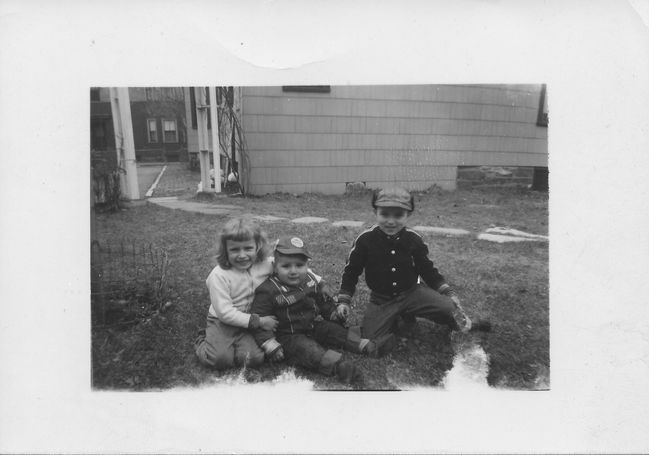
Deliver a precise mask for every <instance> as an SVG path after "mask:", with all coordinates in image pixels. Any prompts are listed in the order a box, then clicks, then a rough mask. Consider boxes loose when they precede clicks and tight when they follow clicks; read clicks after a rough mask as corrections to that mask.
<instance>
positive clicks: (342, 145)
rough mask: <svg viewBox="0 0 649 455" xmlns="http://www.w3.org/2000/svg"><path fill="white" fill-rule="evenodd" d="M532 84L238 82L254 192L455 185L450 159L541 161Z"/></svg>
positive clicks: (455, 162) (543, 145) (541, 133)
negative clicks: (320, 88)
mask: <svg viewBox="0 0 649 455" xmlns="http://www.w3.org/2000/svg"><path fill="white" fill-rule="evenodd" d="M540 89H541V86H540V85H515V86H509V85H507V86H505V85H502V86H499V85H472V86H461V85H443V86H433V85H427V86H424V85H421V86H332V87H331V93H294V92H283V91H282V88H281V87H246V88H244V89H243V96H242V102H243V109H242V111H243V128H244V132H245V136H246V142H247V146H248V147H247V148H248V154H249V158H250V188H249V191H250V192H251V193H253V194H263V193H266V192H277V191H291V192H303V191H322V192H325V193H329V192H334V193H335V192H342V191H344V189H345V184H346V183H347V182H358V181H362V182H366V184H367V185H368V186H374V187H380V186H386V185H388V184H394V185H398V184H400V185H403V186H406V187H407V188H410V189H421V188H426V187H429V186H431V185H433V184H437V185H439V186H442V187H443V188H447V189H453V188H455V179H456V171H457V166H460V165H464V166H475V165H493V166H497V165H503V166H547V128H544V127H539V126H537V125H536V121H537V117H538V109H539V96H540Z"/></svg>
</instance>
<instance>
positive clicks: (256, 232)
mask: <svg viewBox="0 0 649 455" xmlns="http://www.w3.org/2000/svg"><path fill="white" fill-rule="evenodd" d="M228 240H233V241H235V242H245V241H248V240H254V242H255V245H257V257H256V258H255V262H262V261H264V260H266V258H267V257H268V255H269V246H268V237H267V236H266V233H265V232H264V231H262V230H261V227H260V226H259V225H258V224H257V223H255V222H254V221H253V220H251V219H249V218H233V219H231V220H230V221H228V222H227V223H225V225H224V226H223V228H222V229H221V232H220V233H219V245H218V252H217V254H216V262H217V263H218V264H219V266H221V268H222V269H229V268H231V267H232V264H230V261H228V251H227V241H228Z"/></svg>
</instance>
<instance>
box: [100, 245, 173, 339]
mask: <svg viewBox="0 0 649 455" xmlns="http://www.w3.org/2000/svg"><path fill="white" fill-rule="evenodd" d="M169 262H170V261H169V257H168V255H167V252H166V251H165V250H164V249H161V248H154V247H153V245H152V244H137V243H136V242H134V241H131V242H128V241H123V242H120V243H118V244H114V245H109V244H101V243H100V242H98V241H93V242H92V247H91V259H90V263H91V296H90V302H91V312H92V323H93V326H95V327H99V326H128V325H131V324H136V323H137V322H139V321H141V320H143V319H144V318H147V317H148V316H150V315H151V314H153V313H155V312H157V311H160V310H161V309H162V307H163V305H164V303H165V299H166V297H167V294H168V291H167V270H168V267H169Z"/></svg>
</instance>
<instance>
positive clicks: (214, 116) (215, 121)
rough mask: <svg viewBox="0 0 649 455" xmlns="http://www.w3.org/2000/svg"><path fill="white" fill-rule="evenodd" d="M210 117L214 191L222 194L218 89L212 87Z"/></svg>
mask: <svg viewBox="0 0 649 455" xmlns="http://www.w3.org/2000/svg"><path fill="white" fill-rule="evenodd" d="M210 104H211V106H210V107H211V109H210V117H211V120H212V159H213V160H214V191H215V192H217V193H220V192H221V146H220V141H219V133H220V131H221V130H220V125H219V114H218V111H217V109H218V104H217V102H216V89H215V88H214V87H210Z"/></svg>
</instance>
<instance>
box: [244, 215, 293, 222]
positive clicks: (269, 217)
mask: <svg viewBox="0 0 649 455" xmlns="http://www.w3.org/2000/svg"><path fill="white" fill-rule="evenodd" d="M242 216H249V217H250V218H252V219H253V220H257V221H262V222H266V223H273V222H276V221H285V220H286V218H282V217H279V216H273V215H252V214H248V213H247V214H244V215H242Z"/></svg>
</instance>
